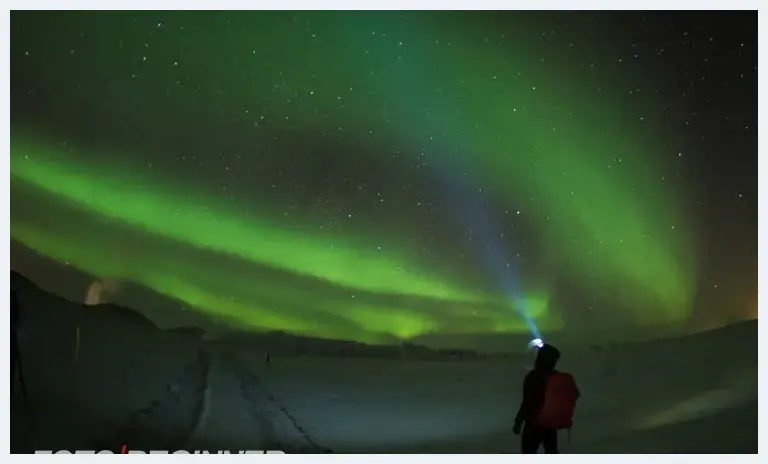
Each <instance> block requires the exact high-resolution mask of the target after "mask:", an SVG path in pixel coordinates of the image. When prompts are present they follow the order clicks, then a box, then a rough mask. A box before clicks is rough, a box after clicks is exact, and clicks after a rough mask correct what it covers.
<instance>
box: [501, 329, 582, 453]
mask: <svg viewBox="0 0 768 464" xmlns="http://www.w3.org/2000/svg"><path fill="white" fill-rule="evenodd" d="M559 359H560V351H559V350H558V349H557V348H555V347H554V346H552V345H547V344H544V345H543V346H542V347H541V348H539V351H538V354H537V356H536V363H535V365H534V369H533V370H532V371H531V372H529V373H528V374H527V375H526V376H525V380H524V381H523V401H522V403H521V404H520V409H519V410H518V412H517V416H516V417H515V427H514V429H513V431H514V433H515V434H518V435H519V434H520V432H521V429H522V434H523V435H522V440H521V441H522V452H523V453H524V454H535V453H538V451H539V447H540V446H542V445H543V447H544V452H545V453H549V454H556V453H559V452H560V451H559V450H558V447H557V431H558V430H560V429H564V428H568V429H569V428H570V426H571V423H572V419H573V412H574V408H575V406H576V399H578V397H579V391H578V388H576V383H575V382H574V381H573V377H572V376H571V375H570V374H565V373H561V372H558V371H556V370H555V365H556V364H557V361H558V360H559ZM545 406H546V407H545Z"/></svg>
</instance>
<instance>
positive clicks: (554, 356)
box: [536, 343, 560, 369]
mask: <svg viewBox="0 0 768 464" xmlns="http://www.w3.org/2000/svg"><path fill="white" fill-rule="evenodd" d="M559 359H560V350H558V349H557V348H555V347H554V346H552V345H549V344H547V343H545V344H544V345H542V347H541V348H539V352H538V354H537V355H536V369H554V368H555V365H557V361H558V360H559Z"/></svg>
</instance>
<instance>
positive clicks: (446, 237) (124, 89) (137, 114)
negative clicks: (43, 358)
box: [11, 12, 756, 342]
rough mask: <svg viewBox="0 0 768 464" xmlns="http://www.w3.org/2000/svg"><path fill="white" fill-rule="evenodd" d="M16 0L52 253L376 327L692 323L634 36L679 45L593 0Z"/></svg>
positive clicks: (304, 325)
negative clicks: (140, 0)
mask: <svg viewBox="0 0 768 464" xmlns="http://www.w3.org/2000/svg"><path fill="white" fill-rule="evenodd" d="M11 18H12V19H11V28H12V40H11V63H12V73H11V74H12V78H11V82H12V85H11V87H12V89H11V94H12V117H11V122H12V127H11V236H12V239H13V240H14V241H15V242H16V243H17V244H18V245H19V246H23V247H25V248H27V249H31V250H34V251H35V252H36V253H37V254H39V255H41V256H44V257H47V258H50V259H52V260H54V261H56V262H58V263H60V264H61V265H62V266H61V269H58V270H57V271H56V272H67V270H66V269H67V268H68V267H71V268H74V269H77V270H78V272H83V273H86V274H88V275H90V276H91V277H92V278H93V280H97V279H103V278H109V279H114V280H116V281H120V282H131V283H134V284H136V285H140V286H143V287H145V288H147V289H149V290H151V291H153V292H156V293H158V294H160V295H163V297H164V298H168V299H169V300H172V301H174V302H177V303H178V308H179V311H181V308H182V307H184V308H188V309H191V310H194V311H196V312H200V313H204V314H210V315H213V316H215V317H217V318H220V319H223V320H226V321H229V322H230V323H232V324H234V325H238V326H244V327H248V328H252V329H256V330H286V331H289V332H293V333H299V334H305V335H314V336H323V337H338V338H344V339H354V340H361V341H367V342H379V341H387V340H393V339H407V338H410V337H414V336H418V335H423V334H428V333H498V332H502V333H505V332H525V331H527V330H528V328H527V326H526V322H525V320H524V318H523V317H521V314H522V315H526V317H530V318H531V319H532V320H533V321H535V324H536V325H537V326H538V327H540V328H541V329H542V330H543V331H545V332H546V331H557V330H588V329H589V328H590V324H597V323H596V321H597V320H601V321H611V324H614V325H616V324H618V325H621V326H626V327H634V326H647V325H654V324H670V323H679V324H682V323H686V322H687V321H689V319H690V318H691V316H692V314H693V313H694V311H695V307H696V306H697V304H698V303H697V301H699V300H700V299H701V288H702V286H705V287H711V286H712V284H711V279H712V277H711V272H710V271H704V272H702V261H704V262H705V263H707V265H711V262H712V258H710V257H708V256H705V257H703V258H702V254H701V250H702V249H709V248H711V247H712V245H711V237H709V236H708V235H707V234H704V233H702V232H701V224H702V223H706V222H707V221H708V220H709V219H706V218H708V216H706V214H712V213H711V212H710V213H700V211H699V210H698V209H697V208H694V207H692V205H699V204H700V203H701V202H702V201H703V200H702V197H701V196H700V192H701V191H702V190H707V189H705V188H702V187H700V185H704V184H706V182H705V181H700V180H695V179H693V177H694V176H693V174H686V172H688V171H686V170H689V171H691V172H694V171H696V169H691V168H690V165H686V164H685V163H687V162H688V161H687V160H688V159H689V158H691V157H695V156H696V155H695V154H694V153H692V150H693V149H692V148H691V144H690V142H685V140H687V139H688V138H689V136H688V135H685V134H684V135H680V133H677V132H675V131H673V130H671V128H672V127H673V124H672V120H673V119H674V117H673V115H670V113H669V112H665V111H666V110H663V108H669V107H670V106H672V107H674V106H675V105H672V104H670V103H669V101H667V100H666V99H665V92H666V91H670V92H672V90H670V89H667V90H665V89H663V88H662V90H659V87H658V86H659V85H661V84H660V83H663V82H669V79H668V78H667V77H666V76H667V74H666V73H667V71H668V70H667V68H664V67H663V66H661V65H659V66H658V67H654V66H649V65H643V64H640V63H639V62H637V63H634V64H633V63H632V61H639V60H640V59H641V58H640V57H641V55H642V56H646V55H650V56H653V53H654V52H653V51H658V49H659V48H662V47H660V46H656V45H650V44H644V43H643V40H641V39H640V38H636V37H633V36H632V35H631V33H630V32H631V31H635V32H636V30H635V29H632V28H631V27H629V28H627V30H626V31H625V33H624V35H622V32H621V31H620V30H617V29H618V27H617V26H608V25H606V24H605V23H607V22H610V21H601V20H600V16H599V15H597V14H592V13H567V14H566V13H559V14H558V13H550V14H545V13H508V14H505V15H502V14H499V15H498V16H493V15H490V14H487V13H416V12H403V13H397V12H366V13H362V12H337V13H329V12H314V13H308V12H232V13H213V12H198V13H195V12H166V13H162V12H147V13H134V12H110V13H106V12H104V13H91V12H79V13H75V12H49V13H43V12H40V13H33V12H25V13H21V12H15V13H13V14H12V16H11ZM569 18H570V19H569ZM627 18H629V16H626V15H625V17H624V19H625V20H628V21H630V23H632V24H635V22H637V23H638V24H639V22H640V20H639V19H637V20H634V19H631V20H630V19H627ZM657 19H658V18H657ZM633 21H634V22H633ZM642 21H648V20H647V19H643V20H642ZM625 25H626V24H625ZM636 27H640V26H637V25H636ZM646 27H652V26H649V25H647V24H646ZM601 28H602V29H601ZM601 30H602V32H600V31H601ZM670 34H671V33H670ZM43 35H44V36H45V37H46V38H45V40H43V38H42V36H43ZM609 37H610V39H609ZM649 40H650V39H649ZM657 40H663V39H657ZM740 40H742V39H740ZM742 41H743V40H742ZM636 42H637V43H639V44H640V45H638V44H636ZM606 43H611V45H610V46H607V45H606ZM628 44H629V45H628ZM632 44H634V45H632ZM624 45H627V46H626V50H623V49H621V47H623V46H624ZM630 45H631V46H630ZM752 45H754V47H755V50H756V43H755V44H750V46H752ZM643 47H645V48H647V49H648V51H647V53H646V52H642V51H641V50H640V48H643ZM670 49H671V50H674V49H673V48H672V47H671V46H670ZM670 53H671V52H670ZM658 55H659V54H658V53H657V56H658ZM625 60H626V61H628V63H625V62H624V61H625ZM754 63H755V64H756V55H755V60H754ZM755 69H756V68H755ZM754 74H755V75H756V72H755V73H754ZM742 76H743V74H742ZM754 79H756V77H754ZM755 82H756V81H755ZM747 87H749V86H748V85H747ZM654 89H655V90H654ZM754 91H755V92H756V84H755V86H754ZM672 93H674V92H672ZM755 104H756V103H755ZM755 108H756V107H755ZM753 116H754V117H755V118H756V114H755V115H753ZM732 118H733V119H734V120H736V119H738V116H732ZM755 125H756V124H755ZM741 136H742V137H746V138H749V139H750V140H751V139H752V138H753V139H754V141H755V147H756V133H753V134H751V135H750V134H741ZM681 140H682V141H681ZM702 143H703V142H702ZM708 143H709V144H710V145H711V144H712V142H708ZM747 145H748V144H747ZM732 146H740V145H736V144H732ZM689 148H691V149H690V150H689ZM744 150H745V151H746V152H747V153H746V155H745V156H747V157H748V156H752V153H750V152H749V151H748V149H744ZM754 159H755V160H756V151H755V152H754ZM755 166H756V165H755ZM755 172H756V171H755ZM709 185H712V183H711V182H710V183H709ZM749 188H752V187H749ZM754 189H755V190H754V192H755V194H756V179H755V187H754ZM726 190H727V189H726ZM745 191H747V189H742V193H740V195H742V196H741V197H738V198H740V199H743V195H744V193H743V192H745ZM719 192H720V191H719V190H718V195H719ZM729 194H730V195H732V194H733V189H730V193H729ZM718 211H719V210H718ZM702 214H704V216H702ZM702 217H704V218H705V219H702ZM731 222H734V221H731ZM747 230H748V229H747ZM755 232H756V229H755ZM745 233H746V232H745ZM745 237H746V238H744V240H746V241H749V240H750V238H749V235H746V236H745ZM755 237H756V235H755ZM13 260H14V258H13V255H12V266H13V265H14V264H13ZM22 264H23V263H22ZM19 265H21V264H19ZM746 269H751V268H749V266H747V267H746ZM754 271H755V273H756V261H755V265H754ZM755 275H756V274H755ZM755 288H756V286H755ZM124 291H126V290H124V289H122V288H121V289H120V290H118V291H117V293H116V295H114V297H115V299H116V301H118V302H119V301H120V299H121V297H124V296H125V295H122V296H121V292H124ZM85 292H86V288H83V289H82V294H83V295H85ZM744 298H745V303H744V304H745V305H746V304H747V303H748V304H750V305H751V304H752V303H753V301H754V294H752V295H749V296H748V297H747V296H746V295H745V296H744ZM137 309H141V308H137ZM744 309H745V311H747V308H746V307H745V308H744ZM748 310H749V311H751V307H750V308H749V309H748ZM595 326H596V325H595Z"/></svg>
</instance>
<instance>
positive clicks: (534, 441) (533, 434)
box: [521, 424, 541, 454]
mask: <svg viewBox="0 0 768 464" xmlns="http://www.w3.org/2000/svg"><path fill="white" fill-rule="evenodd" d="M540 445H541V430H540V429H539V428H538V427H534V426H529V425H528V424H526V425H525V427H523V436H522V439H521V448H522V449H521V452H522V454H536V453H538V452H539V446H540Z"/></svg>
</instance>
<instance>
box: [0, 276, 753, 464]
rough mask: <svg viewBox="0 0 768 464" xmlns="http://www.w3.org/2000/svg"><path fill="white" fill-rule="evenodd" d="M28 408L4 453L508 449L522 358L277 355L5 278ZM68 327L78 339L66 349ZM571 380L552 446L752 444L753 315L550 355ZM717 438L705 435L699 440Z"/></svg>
mask: <svg viewBox="0 0 768 464" xmlns="http://www.w3.org/2000/svg"><path fill="white" fill-rule="evenodd" d="M14 286H15V288H17V291H18V292H19V300H20V304H21V307H22V331H23V332H22V333H21V357H22V369H23V376H24V382H25V386H26V390H27V393H28V400H29V401H28V403H27V402H26V401H25V400H24V396H23V395H22V394H21V391H20V389H19V388H18V385H17V386H16V387H17V390H16V391H17V393H18V394H16V395H15V397H14V398H13V401H12V407H11V411H12V418H11V430H12V446H13V449H14V451H16V452H22V451H31V450H34V449H69V450H73V449H102V448H109V449H114V450H118V449H120V447H121V446H122V445H123V444H126V445H128V447H129V448H134V449H209V450H218V449H231V450H237V449H282V450H285V451H287V452H334V453H347V452H360V453H365V452H415V453H421V452H437V453H464V452H466V453H516V452H518V448H519V438H518V437H516V436H514V435H513V434H512V432H511V430H512V420H513V418H514V415H515V413H516V411H517V407H518V405H519V401H520V387H521V383H522V378H523V376H524V375H525V372H526V369H527V368H528V367H529V365H530V363H531V361H532V357H531V356H530V354H526V353H525V347H524V346H523V347H522V352H521V353H520V355H519V356H511V357H508V358H501V357H480V358H478V359H471V360H460V359H429V360H422V359H415V358H410V359H397V358H395V356H399V353H400V350H399V349H398V348H397V347H395V348H393V349H392V352H393V353H398V354H395V355H393V358H392V359H381V358H378V359H364V358H360V357H357V358H351V357H336V358H332V357H328V356H324V357H320V356H311V355H308V354H305V355H301V356H290V357H288V356H283V355H281V353H280V352H274V353H271V359H270V361H269V363H267V361H266V359H265V353H264V351H263V348H253V347H251V348H245V347H244V346H243V345H242V344H240V343H238V344H234V343H232V344H226V343H223V342H213V341H206V342H204V341H203V338H202V337H201V334H200V333H199V332H195V331H164V330H160V329H158V328H157V327H156V326H155V325H154V324H152V323H151V322H149V321H148V320H146V319H144V318H143V317H142V316H140V315H138V313H135V312H133V311H130V310H126V309H123V308H118V307H114V306H103V305H102V306H95V307H94V306H90V307H86V306H82V305H79V304H76V303H71V302H68V301H66V300H62V299H59V298H58V297H55V296H52V295H49V294H47V293H45V292H43V291H41V290H39V289H37V288H36V287H34V286H33V285H32V284H31V283H29V282H28V281H21V280H18V279H17V281H16V284H15V285H14ZM78 328H79V347H78V336H77V333H78ZM559 368H560V369H561V370H564V371H568V372H571V373H572V374H574V376H575V377H576V380H577V382H578V384H579V387H580V389H581V391H582V397H581V399H580V401H579V404H578V407H577V415H576V423H575V427H574V430H573V432H572V437H571V440H570V441H569V440H568V438H567V434H565V433H563V434H562V437H561V451H562V452H567V453H676V452H684V453H737V452H738V453H756V452H757V442H758V439H757V396H758V395H757V323H756V321H750V322H745V323H741V324H737V325H733V326H729V327H726V328H722V329H718V330H715V331H711V332H707V333H701V334H696V335H691V336H687V337H683V338H677V339H669V340H664V341H659V342H648V343H639V344H637V343H636V344H626V345H616V346H613V347H610V348H605V349H595V348H584V349H575V348H574V349H570V350H563V358H562V361H561V364H560V366H559ZM713 437H716V438H713Z"/></svg>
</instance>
